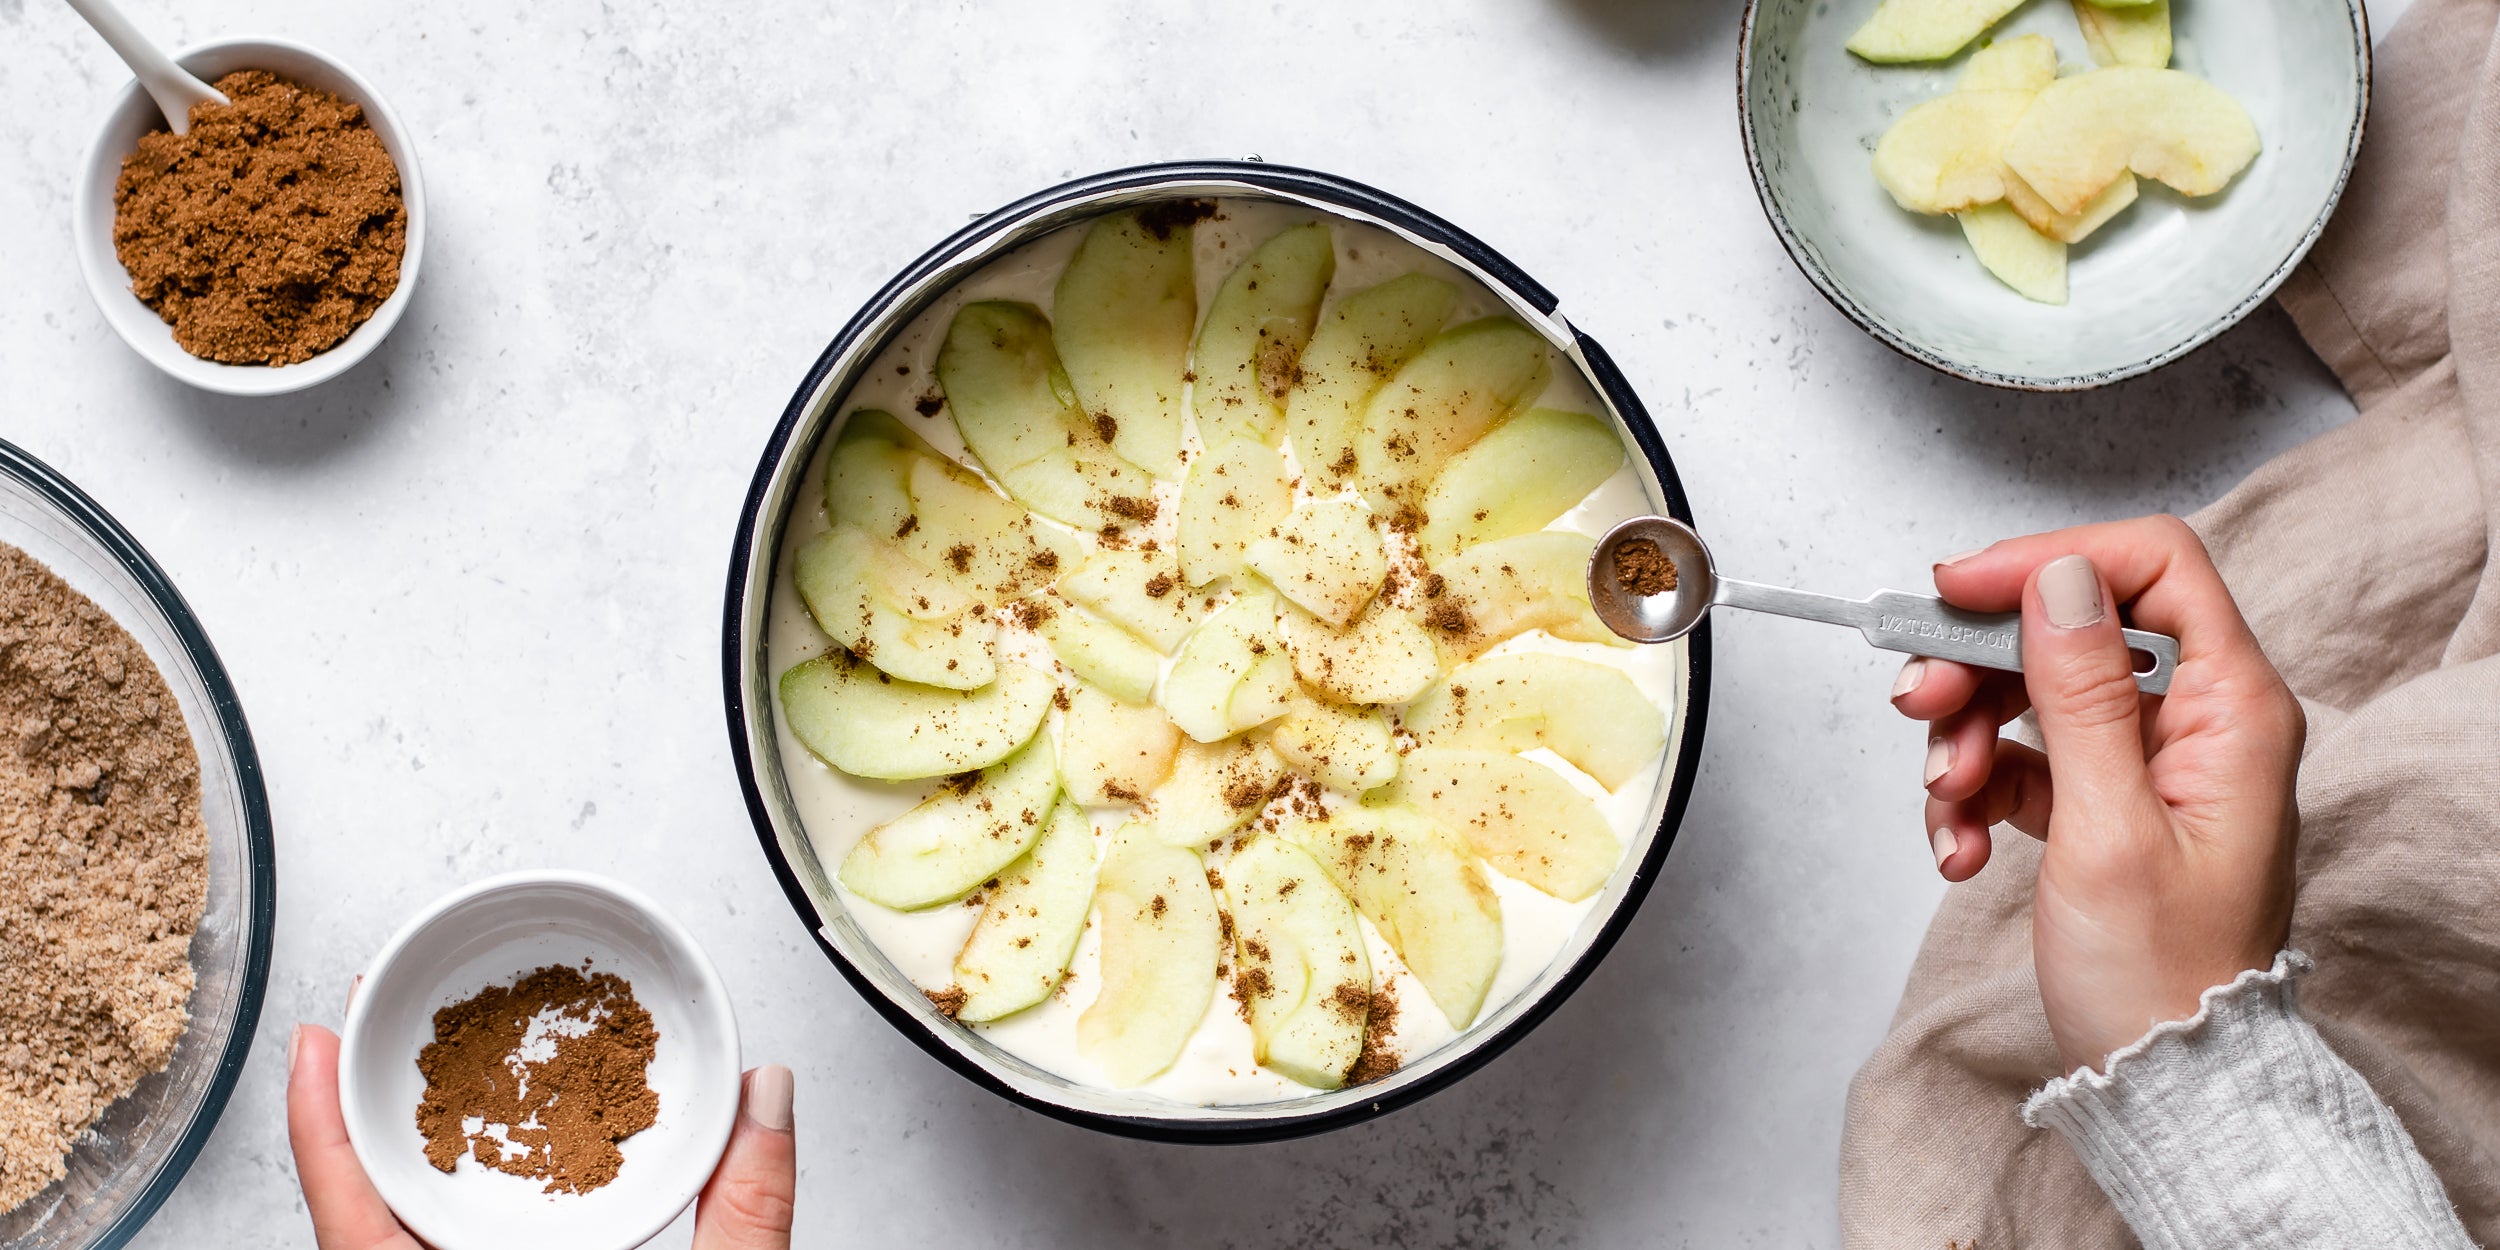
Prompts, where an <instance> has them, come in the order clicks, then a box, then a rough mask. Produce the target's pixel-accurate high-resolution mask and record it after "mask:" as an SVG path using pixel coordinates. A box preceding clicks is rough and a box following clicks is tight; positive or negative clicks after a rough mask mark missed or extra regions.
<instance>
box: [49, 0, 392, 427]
mask: <svg viewBox="0 0 2500 1250" xmlns="http://www.w3.org/2000/svg"><path fill="white" fill-rule="evenodd" d="M174 60H175V61H177V62H179V63H180V64H181V65H182V67H183V68H184V69H187V70H189V71H191V72H192V73H194V74H197V75H199V76H200V77H201V78H202V79H203V80H206V81H208V82H212V83H213V82H215V81H216V80H217V79H218V78H220V77H222V76H224V75H227V74H231V73H233V72H235V71H236V70H244V69H265V70H268V71H269V72H271V73H273V74H276V75H278V76H279V77H281V78H287V79H292V80H293V81H295V82H298V83H301V84H303V85H304V86H307V87H312V88H316V89H318V90H322V91H327V92H329V93H330V94H332V95H335V96H337V97H339V98H340V99H342V100H347V101H350V102H352V103H355V104H359V105H362V106H364V110H365V120H366V121H367V122H369V123H371V124H372V126H373V133H374V136H375V137H376V138H378V139H380V140H381V141H382V149H383V150H384V151H386V152H388V153H390V155H391V161H392V163H393V164H396V165H398V166H399V190H400V198H401V199H402V200H404V201H405V202H406V204H407V211H408V250H407V253H406V254H405V255H404V256H402V257H401V259H400V262H399V287H398V289H397V290H394V291H392V292H391V297H390V298H389V299H386V300H384V301H382V306H381V307H380V308H378V309H375V310H374V313H373V316H372V317H370V318H368V319H367V320H366V321H365V323H364V324H363V325H360V326H358V327H356V329H355V331H354V332H352V333H350V334H349V335H348V336H347V337H346V338H345V339H344V340H342V341H341V342H340V343H339V344H338V345H337V346H335V347H332V348H331V349H330V350H328V351H326V352H323V353H321V354H320V355H318V356H315V357H313V358H312V359H310V360H307V361H304V362H303V363H301V364H292V365H281V366H276V367H271V366H267V365H226V364H219V363H217V362H216V361H213V360H202V359H200V358H199V357H197V356H194V355H192V354H191V353H189V352H186V351H184V350H182V348H181V346H180V345H178V344H176V343H175V342H174V328H173V327H172V326H170V325H167V324H166V323H165V319H164V318H162V317H159V316H157V315H156V313H155V311H154V310H153V309H150V308H149V307H148V306H147V305H145V304H142V303H140V302H139V297H138V296H136V295H133V294H131V293H130V271H129V270H127V269H124V268H122V263H121V258H120V257H118V256H116V255H115V254H114V252H113V184H114V182H115V181H116V180H117V179H119V178H120V177H121V168H122V159H123V158H124V157H127V156H129V155H130V154H131V153H132V152H133V151H135V150H137V149H138V146H139V137H140V136H141V135H144V134H146V133H148V132H149V131H151V130H162V129H164V128H165V115H164V114H163V113H162V112H160V111H159V110H158V109H157V107H156V101H155V100H153V99H150V98H149V96H148V93H147V92H145V91H143V90H141V89H140V87H139V84H138V82H137V81H135V80H134V81H132V82H131V83H129V84H128V85H126V86H124V87H123V88H122V92H121V95H120V96H119V97H118V98H117V99H115V100H114V102H113V108H112V111H111V112H110V113H108V114H106V115H105V119H104V128H103V130H102V131H101V132H99V133H98V134H97V135H96V140H95V144H94V146H92V147H90V148H88V149H87V164H86V168H85V170H84V171H83V172H82V173H81V174H80V175H79V180H78V204H77V209H76V216H75V217H74V218H73V219H72V221H71V233H72V235H73V236H74V238H75V240H76V246H77V249H78V266H79V268H80V269H81V270H83V271H84V272H85V273H86V275H87V289H88V290H89V291H92V292H94V294H95V302H96V306H97V307H98V308H100V309H102V310H103V311H104V320H105V321H106V322H108V323H110V324H111V325H112V327H113V331H114V333H116V334H119V335H121V336H122V341H123V342H125V343H128V344H130V347H131V350H133V351H135V352H137V353H139V354H140V355H141V356H143V357H146V358H147V361H148V363H149V364H152V365H155V366H156V367H157V368H159V369H162V370H164V371H165V372H166V373H168V374H170V375H172V376H173V377H175V378H177V379H179V380H181V381H184V382H188V383H190V384H191V385H193V386H196V387H199V388H200V389H202V390H207V391H216V392H218V393H220V394H225V395H284V394H286V393H288V392H290V391H300V390H303V389H304V388H305V387H308V386H317V385H319V384H321V383H323V382H327V381H329V380H330V379H331V378H334V377H337V376H338V375H340V374H342V373H345V372H347V371H348V370H349V369H351V368H353V367H355V365H356V362H358V361H360V360H363V359H364V358H365V357H366V356H367V355H369V354H371V353H372V351H373V349H374V348H375V347H376V346H379V345H380V344H381V342H382V339H383V338H384V337H385V336H387V335H388V334H390V332H391V327H392V326H395V325H397V324H399V316H400V314H401V313H402V312H405V311H406V310H407V308H408V299H409V297H410V296H411V295H412V294H413V293H414V292H415V291H416V289H417V262H418V260H419V259H420V258H422V257H423V255H424V253H425V180H424V178H423V177H422V176H420V175H419V174H418V172H417V152H416V147H415V145H414V144H413V143H412V142H411V141H410V140H411V137H410V135H409V132H408V128H407V127H405V126H403V125H401V124H400V120H399V115H398V114H396V113H393V112H392V111H391V106H390V105H389V104H387V103H385V102H384V101H383V99H382V95H381V93H380V92H378V91H375V90H374V89H373V84H371V83H368V82H366V81H365V80H364V78H363V77H362V76H360V75H359V74H357V73H356V71H354V70H352V69H349V68H348V67H347V66H346V65H345V64H343V63H341V62H340V61H338V60H337V59H336V58H334V57H332V56H330V55H329V54H327V53H324V52H319V51H316V50H314V49H312V48H308V47H306V46H304V45H303V44H300V43H295V42H292V41H290V40H286V39H273V38H268V37H263V36H253V37H242V38H234V39H219V40H214V41H211V42H209V43H203V44H198V45H196V46H193V47H190V48H186V49H184V50H182V51H181V52H179V53H176V54H175V56H174Z"/></svg>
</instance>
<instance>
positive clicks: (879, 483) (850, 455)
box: [825, 408, 979, 538]
mask: <svg viewBox="0 0 2500 1250" xmlns="http://www.w3.org/2000/svg"><path fill="white" fill-rule="evenodd" d="M922 459H926V460H931V461H935V462H937V463H939V464H942V465H951V464H952V463H953V462H952V461H949V460H948V459H947V458H946V457H945V456H943V455H940V454H939V453H938V450H937V449H936V448H935V447H931V446H930V445H929V440H927V439H925V438H922V437H920V436H919V435H918V434H915V433H913V432H912V431H911V429H910V428H909V427H907V426H905V425H904V424H903V423H902V422H901V421H899V420H897V419H896V418H895V416H894V414H892V413H890V412H885V411H883V410H881V409H876V408H862V409H860V410H859V411H857V412H854V413H852V414H851V415H850V417H849V418H848V419H846V420H844V421H843V422H842V432H841V433H840V434H838V435H836V436H835V437H834V440H833V454H832V455H831V456H829V457H827V458H826V461H825V514H826V515H827V516H828V517H830V518H831V519H832V520H833V522H834V523H835V524H837V525H840V524H851V525H856V526H858V527H860V528H861V529H864V530H866V531H868V532H869V533H871V534H874V535H876V536H878V537H880V538H892V537H894V536H895V533H896V531H898V530H902V529H904V528H905V526H904V522H905V521H906V520H907V519H908V518H910V517H911V516H912V515H913V513H912V502H911V468H912V464H913V463H914V462H915V461H917V460H922ZM958 472H961V470H958ZM964 476H965V477H967V478H970V477H971V476H972V475H971V474H969V473H966V474H964ZM973 480H974V481H976V482H977V481H978V480H979V479H977V478H974V479H973Z"/></svg>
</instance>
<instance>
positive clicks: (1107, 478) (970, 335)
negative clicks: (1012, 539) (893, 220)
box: [923, 300, 1177, 530]
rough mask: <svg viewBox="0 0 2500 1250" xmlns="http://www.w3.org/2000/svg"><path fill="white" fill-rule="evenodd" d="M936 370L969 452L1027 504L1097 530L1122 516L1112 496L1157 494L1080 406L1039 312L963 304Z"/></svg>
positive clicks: (999, 303) (1004, 304)
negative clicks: (1114, 449) (1112, 445)
mask: <svg viewBox="0 0 2500 1250" xmlns="http://www.w3.org/2000/svg"><path fill="white" fill-rule="evenodd" d="M937 371H938V384H939V385H940V386H942V387H944V388H945V390H946V404H947V409H948V411H950V412H952V413H954V414H955V428H956V429H957V430H959V431H961V432H962V434H963V436H964V446H966V447H968V448H970V449H971V450H972V454H973V455H974V456H975V457H977V458H978V459H979V460H980V461H981V467H982V468H984V469H987V470H989V474H990V476H991V477H993V478H996V479H997V480H998V484H999V485H1000V486H1003V487H1005V488H1006V489H1007V493H1008V494H1009V495H1011V496H1014V497H1015V499H1016V500H1017V501H1018V502H1020V503H1022V504H1024V505H1025V506H1026V507H1029V508H1031V509H1033V510H1034V511H1035V512H1039V513H1041V514H1042V515H1043V516H1046V517H1049V518H1051V519H1052V520H1055V521H1063V522H1065V523H1067V524H1069V525H1073V526H1076V527H1078V528H1080V529H1089V530H1090V529H1099V528H1101V527H1103V526H1106V525H1113V524H1117V523H1118V522H1119V521H1120V520H1121V517H1120V515H1119V509H1118V508H1117V507H1116V506H1115V504H1114V502H1113V501H1114V500H1120V499H1151V498H1153V495H1154V482H1153V479H1152V478H1151V477H1149V476H1148V475H1147V473H1146V472H1145V471H1144V470H1141V469H1139V468H1138V467H1137V466H1135V465H1133V464H1130V463H1129V462H1128V461H1126V460H1124V459H1122V458H1121V457H1120V456H1119V455H1118V453H1116V452H1115V451H1113V450H1112V448H1111V446H1110V445H1109V444H1108V443H1107V442H1106V441H1105V440H1104V439H1103V438H1102V437H1101V435H1102V433H1103V431H1104V429H1105V428H1106V427H1104V426H1103V425H1102V424H1101V423H1099V422H1097V421H1096V420H1094V419H1093V418H1092V417H1089V416H1087V415H1086V413H1085V411H1084V410H1083V409H1081V408H1079V407H1078V406H1077V404H1076V402H1075V398H1076V392H1075V391H1074V390H1073V389H1071V387H1070V383H1069V381H1068V376H1067V374H1066V372H1065V371H1064V370H1063V369H1061V368H1060V365H1059V357H1058V354H1057V353H1056V352H1055V351H1054V350H1053V349H1052V347H1051V327H1050V322H1049V320H1048V319H1046V318H1044V317H1043V316H1042V314H1041V311H1040V310H1039V309H1036V308H1034V307H1033V306H1032V305H1030V304H1018V303H1012V302H1009V301H1005V300H981V301H977V302H975V303H970V304H966V305H964V306H963V307H962V308H960V309H958V310H956V313H955V319H954V321H953V322H952V323H950V324H949V325H948V326H947V330H946V342H945V344H944V345H943V346H942V347H940V348H939V349H938V359H937ZM1175 419H1176V420H1177V418H1175ZM926 519H927V518H925V517H924V518H923V520H924V521H925V520H926Z"/></svg>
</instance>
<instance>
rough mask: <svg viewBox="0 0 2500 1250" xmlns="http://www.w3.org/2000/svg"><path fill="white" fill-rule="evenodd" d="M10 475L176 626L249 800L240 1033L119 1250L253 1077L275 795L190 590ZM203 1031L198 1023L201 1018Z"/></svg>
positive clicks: (10, 453)
mask: <svg viewBox="0 0 2500 1250" xmlns="http://www.w3.org/2000/svg"><path fill="white" fill-rule="evenodd" d="M0 473H6V474H8V475H9V476H10V477H12V478H15V479H16V480H18V481H20V482H23V483H25V484H26V485H27V486H30V487H32V488H34V490H35V492H36V493H37V494H39V495H42V496H43V497H44V498H45V499H46V500H48V501H49V502H50V503H51V504H52V506H53V507H55V508H58V509H60V510H61V512H62V514H63V515H65V516H67V517H68V518H69V519H70V520H71V521H73V522H75V523H76V524H77V525H78V527H79V528H80V529H83V530H85V531H86V532H87V535H88V537H90V538H93V539H94V540H95V541H96V543H97V545H99V546H101V547H103V548H104V549H105V550H106V551H108V552H111V553H112V556H113V558H114V559H115V560H118V561H120V562H121V566H122V568H123V569H124V570H126V571H128V572H129V574H130V576H131V577H132V578H133V579H134V580H136V581H137V582H138V583H139V586H140V588H141V589H143V590H145V591H146V592H147V595H148V598H149V599H151V600H154V601H155V603H156V607H157V610H158V611H160V612H163V613H164V614H165V619H166V621H168V622H169V623H171V624H172V625H173V629H174V636H175V637H176V638H178V639H180V640H181V642H182V649H183V652H184V654H185V655H187V656H188V657H189V658H190V661H191V666H192V667H193V668H194V669H197V670H198V671H199V674H200V684H201V685H203V686H205V687H207V688H208V697H209V710H210V713H211V714H212V715H213V716H215V717H216V719H217V732H218V734H219V736H221V737H223V738H224V739H225V743H226V753H227V755H228V756H230V757H231V758H232V759H233V760H234V776H235V788H236V789H237V790H239V791H241V792H242V797H243V812H242V816H243V834H244V861H245V865H244V867H245V871H246V872H247V873H249V874H250V876H251V889H252V900H251V912H250V914H249V915H247V916H245V917H244V918H243V923H244V930H245V933H246V935H247V936H246V938H245V943H246V949H245V951H244V955H243V992H242V994H241V995H239V996H238V997H237V999H236V1003H235V1013H234V1031H233V1032H232V1033H231V1034H229V1035H228V1036H227V1037H226V1046H225V1051H224V1053H223V1054H220V1055H219V1056H218V1057H217V1070H216V1075H215V1076H213V1077H211V1078H210V1080H209V1083H208V1093H207V1095H206V1096H204V1097H203V1098H201V1099H200V1105H199V1107H198V1108H197V1109H195V1110H194V1111H193V1112H192V1113H191V1123H190V1124H189V1125H187V1126H186V1127H184V1129H183V1130H182V1137H181V1138H180V1140H178V1141H176V1142H175V1143H174V1149H173V1151H172V1153H170V1154H168V1155H166V1156H165V1162H164V1163H163V1165H161V1166H160V1167H158V1169H157V1172H156V1175H155V1176H154V1177H152V1178H150V1179H149V1181H148V1183H147V1187H146V1188H145V1189H143V1190H141V1191H140V1192H139V1196H138V1199H137V1200H136V1201H134V1202H132V1203H131V1204H130V1206H129V1207H128V1208H127V1209H125V1210H124V1211H123V1212H122V1213H121V1215H120V1216H119V1217H118V1218H116V1219H115V1220H114V1221H113V1223H112V1224H111V1225H110V1226H109V1227H107V1228H106V1229H105V1230H104V1232H103V1235H102V1236H100V1237H98V1238H96V1239H95V1240H94V1241H92V1242H89V1243H87V1244H88V1245H89V1246H90V1247H93V1250H116V1248H117V1247H120V1246H123V1245H127V1244H128V1243H129V1241H130V1239H131V1238H133V1237H135V1236H137V1235H138V1234H139V1229H140V1228H141V1227H142V1226H144V1225H145V1224H146V1223H147V1222H148V1219H149V1217H151V1216H153V1215H155V1214H156V1208H157V1207H158V1206H160V1205H162V1204H163V1203H164V1201H165V1196H166V1195H167V1194H170V1193H172V1192H173V1191H174V1186H176V1185H178V1184H180V1183H182V1176H183V1173H185V1172H187V1171H189V1170H190V1169H191V1162H192V1160H194V1159H197V1158H198V1157H199V1155H200V1149H201V1147H203V1146H205V1145H207V1144H208V1134H209V1131H210V1130H212V1129H214V1128H216V1127H217V1119H218V1117H219V1116H221V1115H223V1114H225V1110H226V1100H227V1099H229V1098H231V1097H232V1096H233V1095H234V1087H235V1085H236V1083H237V1082H239V1081H240V1080H241V1079H242V1076H243V1063H244V1061H245V1060H246V1059H247V1058H249V1057H250V1055H251V1049H252V1037H253V1035H254V1034H255V1033H257V1032H258V1031H259V1028H260V1008H261V999H262V996H263V994H264V993H265V992H266V991H267V989H268V985H269V952H270V943H271V941H272V939H273V938H274V936H275V933H276V930H277V927H278V924H277V922H278V848H277V842H276V839H275V837H274V836H273V835H272V833H271V831H270V822H269V792H268V790H267V789H266V788H265V787H264V786H263V784H262V781H261V775H260V753H259V752H258V751H256V750H254V749H253V747H252V728H251V726H250V725H249V724H247V723H245V721H244V719H243V703H242V701H241V700H240V699H238V698H237V697H236V696H235V692H234V683H233V681H232V680H230V679H229V678H228V677H227V676H226V666H225V663H224V662H223V661H221V660H219V659H218V658H217V648H215V647H213V646H211V645H209V641H208V633H207V631H206V630H204V629H202V628H201V627H200V618H199V616H198V615H197V614H195V613H194V612H192V611H191V605H190V604H189V603H187V602H185V601H184V599H183V597H182V592H181V591H178V590H176V589H174V583H173V580H172V579H171V578H168V577H167V576H165V570H164V569H163V568H161V567H159V566H158V565H157V563H156V561H155V560H154V559H153V558H151V557H150V556H149V555H148V553H147V550H146V548H143V547H141V546H140V545H139V540H138V539H136V538H133V537H131V536H130V531H129V530H126V529H123V528H122V526H121V523H120V522H119V521H116V520H114V519H113V516H112V514H111V513H109V512H106V511H105V510H104V508H103V507H102V506H101V505H99V504H97V503H96V501H95V500H93V499H91V498H89V497H88V496H87V492H85V491H82V490H80V489H78V488H77V487H76V486H73V485H71V484H70V480H69V479H68V478H65V477H62V476H61V475H60V474H59V473H57V472H54V471H53V469H52V466H50V465H47V464H45V463H44V462H43V461H41V460H38V459H36V458H35V457H33V456H31V455H29V454H27V453H26V452H25V451H24V450H23V449H21V448H19V447H18V446H17V445H16V444H15V443H11V442H8V441H6V440H0ZM192 1023H193V1025H194V1027H196V1026H197V1024H198V1021H197V1020H196V1019H194V1020H193V1022H192Z"/></svg>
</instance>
